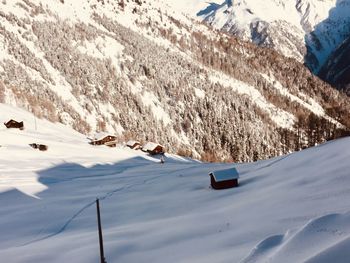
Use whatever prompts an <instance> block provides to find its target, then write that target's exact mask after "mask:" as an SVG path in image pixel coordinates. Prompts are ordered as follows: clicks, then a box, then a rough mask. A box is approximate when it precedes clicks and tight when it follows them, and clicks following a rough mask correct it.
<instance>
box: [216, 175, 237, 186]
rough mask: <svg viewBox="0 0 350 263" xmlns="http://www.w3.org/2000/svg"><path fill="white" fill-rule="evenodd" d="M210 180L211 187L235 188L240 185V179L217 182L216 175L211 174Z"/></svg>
mask: <svg viewBox="0 0 350 263" xmlns="http://www.w3.org/2000/svg"><path fill="white" fill-rule="evenodd" d="M210 180H211V187H212V188H213V189H227V188H233V187H237V186H238V179H232V180H227V181H222V182H216V181H215V179H214V176H212V175H211V176H210Z"/></svg>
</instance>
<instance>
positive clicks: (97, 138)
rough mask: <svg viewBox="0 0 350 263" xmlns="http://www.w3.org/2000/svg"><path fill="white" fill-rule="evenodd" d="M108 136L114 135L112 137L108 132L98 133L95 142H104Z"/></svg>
mask: <svg viewBox="0 0 350 263" xmlns="http://www.w3.org/2000/svg"><path fill="white" fill-rule="evenodd" d="M107 136H114V135H111V134H109V133H107V132H97V133H96V134H95V135H94V140H95V141H99V140H102V139H104V138H106V137H107Z"/></svg>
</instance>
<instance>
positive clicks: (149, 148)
mask: <svg viewBox="0 0 350 263" xmlns="http://www.w3.org/2000/svg"><path fill="white" fill-rule="evenodd" d="M142 151H144V152H148V153H149V154H151V155H156V154H163V153H165V149H164V146H162V145H160V144H157V143H154V142H148V143H146V144H145V145H144V146H142Z"/></svg>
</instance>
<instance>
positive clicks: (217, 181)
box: [209, 168, 239, 190]
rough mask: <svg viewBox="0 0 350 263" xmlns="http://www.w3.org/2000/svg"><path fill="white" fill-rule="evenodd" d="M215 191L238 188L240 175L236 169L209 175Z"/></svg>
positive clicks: (214, 172)
mask: <svg viewBox="0 0 350 263" xmlns="http://www.w3.org/2000/svg"><path fill="white" fill-rule="evenodd" d="M209 176H210V182H211V187H212V188H213V189H217V190H219V189H227V188H232V187H237V186H238V178H239V174H238V171H237V170H236V168H230V169H225V170H218V171H213V172H211V173H210V174H209Z"/></svg>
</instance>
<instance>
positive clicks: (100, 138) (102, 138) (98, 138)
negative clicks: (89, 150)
mask: <svg viewBox="0 0 350 263" xmlns="http://www.w3.org/2000/svg"><path fill="white" fill-rule="evenodd" d="M89 143H90V144H91V145H106V146H109V147H116V146H117V137H116V136H114V135H109V134H108V133H104V132H102V133H97V134H95V136H94V138H93V139H91V142H89Z"/></svg>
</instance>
